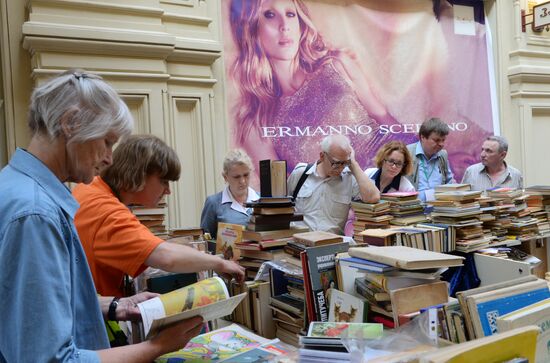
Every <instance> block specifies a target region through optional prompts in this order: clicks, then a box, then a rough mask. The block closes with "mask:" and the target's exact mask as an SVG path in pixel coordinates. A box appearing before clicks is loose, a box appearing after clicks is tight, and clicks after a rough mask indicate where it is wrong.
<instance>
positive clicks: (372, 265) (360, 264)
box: [340, 257, 397, 273]
mask: <svg viewBox="0 0 550 363" xmlns="http://www.w3.org/2000/svg"><path fill="white" fill-rule="evenodd" d="M342 261H344V262H346V263H347V264H348V265H349V266H350V267H353V268H356V269H359V270H365V271H369V272H374V273H384V272H388V271H393V270H395V269H397V268H396V267H394V266H390V265H386V264H384V263H380V262H376V261H371V260H365V259H363V258H357V257H345V258H341V259H340V263H342Z"/></svg>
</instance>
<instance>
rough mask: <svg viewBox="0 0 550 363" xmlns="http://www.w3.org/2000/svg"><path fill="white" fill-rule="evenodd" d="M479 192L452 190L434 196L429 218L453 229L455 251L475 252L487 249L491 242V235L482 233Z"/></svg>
mask: <svg viewBox="0 0 550 363" xmlns="http://www.w3.org/2000/svg"><path fill="white" fill-rule="evenodd" d="M481 193H482V192H481V191H466V190H454V191H449V192H441V193H436V194H435V198H436V199H435V200H434V201H431V202H429V204H430V205H432V206H433V211H432V213H431V217H432V220H433V222H435V223H441V224H447V225H449V226H452V227H453V228H454V229H455V233H456V250H457V251H461V252H471V251H476V250H478V249H481V248H485V247H487V246H488V245H489V244H490V243H491V241H492V234H490V233H484V231H483V222H482V221H481V220H480V218H479V216H480V215H481V214H482V211H481V208H480V204H479V202H478V200H477V199H478V198H480V197H481Z"/></svg>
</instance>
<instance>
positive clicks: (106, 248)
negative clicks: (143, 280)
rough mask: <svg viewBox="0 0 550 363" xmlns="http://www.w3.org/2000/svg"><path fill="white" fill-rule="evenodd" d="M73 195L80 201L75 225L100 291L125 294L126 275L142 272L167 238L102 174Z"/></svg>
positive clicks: (112, 294)
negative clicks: (131, 207)
mask: <svg viewBox="0 0 550 363" xmlns="http://www.w3.org/2000/svg"><path fill="white" fill-rule="evenodd" d="M73 196H74V197H75V198H76V200H77V201H78V203H80V209H78V211H77V212H76V216H75V225H76V229H77V231H78V235H79V237H80V241H81V242H82V246H83V247H84V251H85V252H86V258H87V259H88V265H89V266H90V270H91V271H92V275H93V278H94V282H95V287H96V290H97V292H98V293H99V294H100V295H104V296H122V295H123V290H122V284H123V279H124V275H125V274H127V275H130V276H133V277H135V276H137V275H139V274H140V273H142V272H143V271H144V270H145V269H146V268H147V266H146V265H144V263H145V261H146V260H147V258H148V257H149V255H150V254H151V252H153V250H154V249H155V248H156V247H157V246H158V245H159V244H160V243H162V242H163V240H162V239H160V238H159V237H157V236H155V235H154V234H153V233H151V231H149V229H148V228H147V227H145V226H144V225H143V224H141V223H140V222H139V220H138V219H137V218H136V216H135V215H134V214H133V213H132V212H131V211H130V210H129V209H128V207H126V206H125V205H124V204H123V203H121V202H120V201H119V200H118V198H117V197H116V196H115V195H114V193H113V191H112V190H111V188H110V187H109V186H108V185H107V184H106V183H105V182H104V181H103V180H102V179H101V178H100V177H95V178H94V180H93V181H92V183H91V184H89V185H85V184H79V185H77V186H76V187H75V188H74V190H73Z"/></svg>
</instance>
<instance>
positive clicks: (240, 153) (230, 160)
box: [223, 149, 254, 175]
mask: <svg viewBox="0 0 550 363" xmlns="http://www.w3.org/2000/svg"><path fill="white" fill-rule="evenodd" d="M235 165H245V166H247V167H248V168H249V169H250V170H251V171H252V170H254V166H253V165H252V161H251V160H250V156H248V154H247V153H246V152H245V151H244V150H242V149H234V150H230V151H229V152H228V153H227V155H225V158H224V159H223V175H227V173H228V172H229V169H231V167H233V166H235Z"/></svg>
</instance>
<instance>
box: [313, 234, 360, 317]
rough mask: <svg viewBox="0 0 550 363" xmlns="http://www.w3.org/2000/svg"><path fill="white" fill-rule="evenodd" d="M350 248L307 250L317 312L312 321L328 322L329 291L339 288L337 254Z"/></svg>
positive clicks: (335, 247)
mask: <svg viewBox="0 0 550 363" xmlns="http://www.w3.org/2000/svg"><path fill="white" fill-rule="evenodd" d="M348 247H349V245H348V243H337V244H331V245H326V246H320V247H310V248H307V249H306V256H307V265H308V271H309V279H310V283H311V285H310V287H311V293H312V298H313V305H314V310H315V311H314V313H315V315H314V316H313V318H312V320H313V319H314V320H316V321H328V308H329V306H328V295H327V291H328V289H330V288H331V287H334V288H336V289H337V288H338V281H337V278H336V263H335V258H336V254H337V253H340V252H345V251H347V250H348ZM304 277H305V276H304ZM304 283H305V279H304Z"/></svg>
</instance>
